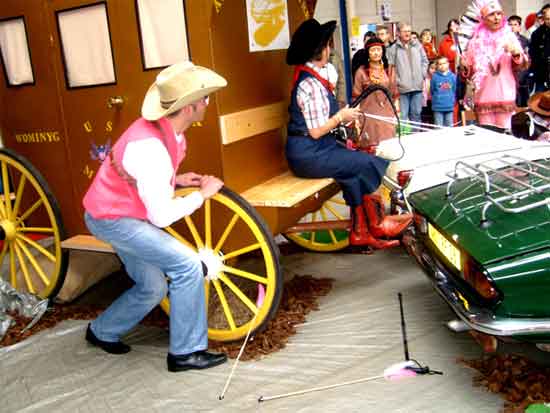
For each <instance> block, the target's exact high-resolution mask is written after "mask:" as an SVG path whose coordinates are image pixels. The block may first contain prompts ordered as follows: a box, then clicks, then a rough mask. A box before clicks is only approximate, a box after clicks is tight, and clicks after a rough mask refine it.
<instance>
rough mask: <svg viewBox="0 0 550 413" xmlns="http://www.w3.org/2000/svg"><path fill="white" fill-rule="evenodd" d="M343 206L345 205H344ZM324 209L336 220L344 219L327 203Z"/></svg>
mask: <svg viewBox="0 0 550 413" xmlns="http://www.w3.org/2000/svg"><path fill="white" fill-rule="evenodd" d="M344 205H345V203H344ZM324 206H325V208H326V209H328V210H329V211H330V212H331V214H332V215H334V216H335V217H336V218H337V219H346V218H344V216H343V215H342V214H340V213H339V212H338V211H336V209H334V207H333V206H332V205H330V204H329V203H326V204H325V205H324Z"/></svg>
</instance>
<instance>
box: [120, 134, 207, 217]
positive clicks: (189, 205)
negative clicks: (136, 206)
mask: <svg viewBox="0 0 550 413" xmlns="http://www.w3.org/2000/svg"><path fill="white" fill-rule="evenodd" d="M183 139H184V138H183V136H182V135H176V140H177V141H178V143H181V141H182V140H183ZM122 166H123V167H124V169H125V171H126V172H127V173H128V174H129V175H131V176H132V177H133V178H134V179H135V180H136V186H137V191H138V194H139V197H140V199H141V201H142V202H143V204H144V205H145V208H146V209H147V218H148V219H149V221H150V222H151V223H152V224H153V225H155V226H157V227H159V228H163V227H166V226H168V225H170V224H172V223H173V222H175V221H177V220H179V219H181V218H182V217H184V216H187V215H191V214H192V213H193V212H194V211H195V210H197V209H198V208H200V206H201V205H202V203H203V202H204V198H203V197H202V194H201V193H200V192H199V191H195V192H192V193H191V194H189V195H187V196H184V197H174V189H173V187H172V183H171V182H172V177H173V176H174V174H175V173H176V171H174V169H173V167H172V161H171V159H170V155H169V154H168V151H167V150H166V147H165V146H164V145H163V143H162V142H161V141H160V140H159V139H156V138H153V137H152V138H150V139H140V140H138V141H132V142H129V143H128V144H127V145H126V150H125V151H124V155H123V158H122Z"/></svg>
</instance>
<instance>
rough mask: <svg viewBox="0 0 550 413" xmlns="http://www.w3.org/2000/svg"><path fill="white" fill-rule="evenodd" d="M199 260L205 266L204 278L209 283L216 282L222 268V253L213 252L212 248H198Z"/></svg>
mask: <svg viewBox="0 0 550 413" xmlns="http://www.w3.org/2000/svg"><path fill="white" fill-rule="evenodd" d="M198 254H199V258H200V260H201V261H202V262H203V263H204V265H206V269H207V271H206V274H205V275H204V276H205V278H206V279H207V280H209V281H212V280H217V279H218V278H219V275H220V272H221V271H222V268H223V262H224V260H223V253H222V252H221V251H219V252H217V253H216V252H215V251H214V250H213V249H212V248H200V249H199V251H198Z"/></svg>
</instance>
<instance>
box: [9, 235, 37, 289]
mask: <svg viewBox="0 0 550 413" xmlns="http://www.w3.org/2000/svg"><path fill="white" fill-rule="evenodd" d="M13 248H14V249H15V254H16V255H17V260H18V261H19V268H21V272H22V273H23V279H24V280H25V284H26V286H27V290H28V291H29V292H30V293H32V294H35V293H36V290H35V289H34V285H33V283H32V281H31V276H30V275H29V269H28V268H27V264H26V262H25V260H24V259H23V256H22V255H21V250H20V249H19V246H18V245H17V244H13Z"/></svg>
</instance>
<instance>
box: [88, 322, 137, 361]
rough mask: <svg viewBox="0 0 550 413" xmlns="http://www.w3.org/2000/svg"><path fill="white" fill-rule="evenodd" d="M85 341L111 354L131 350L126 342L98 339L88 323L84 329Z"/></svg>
mask: <svg viewBox="0 0 550 413" xmlns="http://www.w3.org/2000/svg"><path fill="white" fill-rule="evenodd" d="M86 341H87V342H88V343H90V344H92V345H94V346H97V347H99V348H100V349H102V350H103V351H106V352H107V353H111V354H125V353H128V352H129V351H130V350H131V347H130V346H129V345H128V344H124V343H123V342H122V341H103V340H100V339H99V338H97V337H96V336H95V334H94V332H93V331H92V329H91V328H90V324H88V329H87V330H86Z"/></svg>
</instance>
